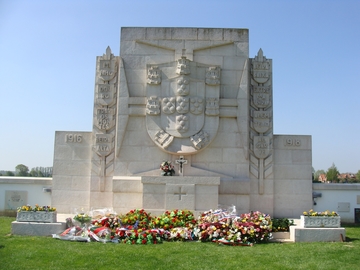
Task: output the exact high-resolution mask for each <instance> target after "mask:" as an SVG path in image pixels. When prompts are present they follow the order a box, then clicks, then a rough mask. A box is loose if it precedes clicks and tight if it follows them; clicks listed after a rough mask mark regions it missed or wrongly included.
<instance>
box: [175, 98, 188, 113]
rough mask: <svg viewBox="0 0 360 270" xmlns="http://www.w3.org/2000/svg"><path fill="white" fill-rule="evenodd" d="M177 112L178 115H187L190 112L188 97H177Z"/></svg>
mask: <svg viewBox="0 0 360 270" xmlns="http://www.w3.org/2000/svg"><path fill="white" fill-rule="evenodd" d="M176 111H177V112H178V113H187V112H189V98H187V97H177V98H176Z"/></svg>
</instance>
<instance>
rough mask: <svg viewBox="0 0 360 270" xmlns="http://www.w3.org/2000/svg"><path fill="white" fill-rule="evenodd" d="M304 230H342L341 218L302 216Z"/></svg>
mask: <svg viewBox="0 0 360 270" xmlns="http://www.w3.org/2000/svg"><path fill="white" fill-rule="evenodd" d="M300 218H301V226H302V227H304V228H340V223H341V219H340V216H301V217H300Z"/></svg>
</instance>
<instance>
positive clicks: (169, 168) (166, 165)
mask: <svg viewBox="0 0 360 270" xmlns="http://www.w3.org/2000/svg"><path fill="white" fill-rule="evenodd" d="M160 170H161V175H162V176H172V175H173V174H175V170H174V166H173V165H172V164H171V161H164V162H163V163H161V164H160Z"/></svg>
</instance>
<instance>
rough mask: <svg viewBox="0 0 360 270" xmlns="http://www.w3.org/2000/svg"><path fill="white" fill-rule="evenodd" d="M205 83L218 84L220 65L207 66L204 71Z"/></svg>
mask: <svg viewBox="0 0 360 270" xmlns="http://www.w3.org/2000/svg"><path fill="white" fill-rule="evenodd" d="M205 82H206V84H208V85H219V84H220V67H209V68H208V70H207V71H206V80H205Z"/></svg>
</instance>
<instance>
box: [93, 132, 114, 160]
mask: <svg viewBox="0 0 360 270" xmlns="http://www.w3.org/2000/svg"><path fill="white" fill-rule="evenodd" d="M95 137H96V141H95V151H96V153H97V154H98V155H99V156H100V157H106V156H108V155H109V154H110V153H111V152H112V151H113V148H114V143H113V141H114V135H112V134H95Z"/></svg>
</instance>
